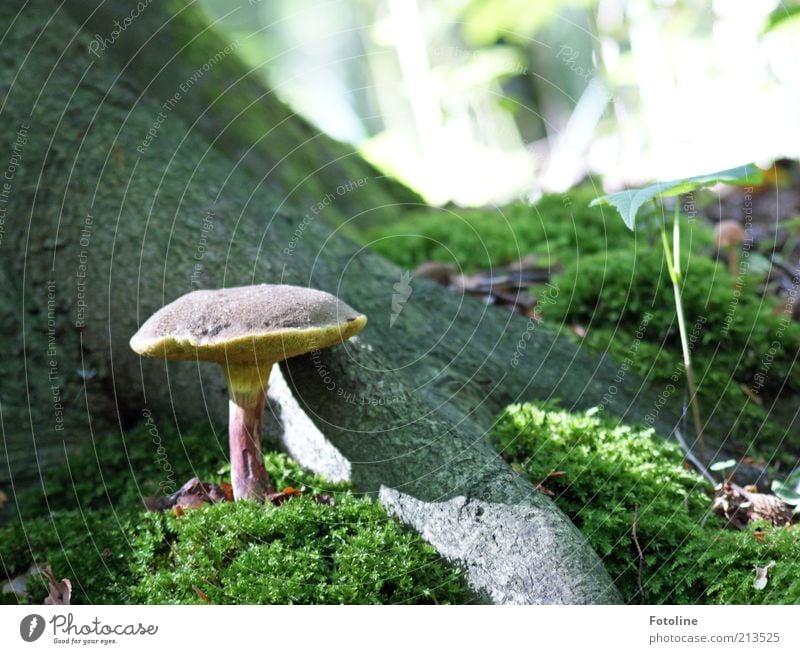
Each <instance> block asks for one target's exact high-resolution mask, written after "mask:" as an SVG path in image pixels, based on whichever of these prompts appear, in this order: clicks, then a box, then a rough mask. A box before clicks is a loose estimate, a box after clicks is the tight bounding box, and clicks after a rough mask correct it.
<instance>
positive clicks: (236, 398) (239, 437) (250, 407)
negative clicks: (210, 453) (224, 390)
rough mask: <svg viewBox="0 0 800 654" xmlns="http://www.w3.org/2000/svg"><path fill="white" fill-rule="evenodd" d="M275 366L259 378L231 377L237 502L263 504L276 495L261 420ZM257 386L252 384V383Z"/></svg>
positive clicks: (230, 422) (233, 475)
mask: <svg viewBox="0 0 800 654" xmlns="http://www.w3.org/2000/svg"><path fill="white" fill-rule="evenodd" d="M271 367H272V366H269V367H266V368H265V369H263V372H262V371H261V370H258V369H256V370H257V371H258V372H259V373H260V374H258V375H256V377H257V381H256V380H255V379H254V376H253V375H252V374H250V375H242V374H238V375H237V374H235V373H234V374H231V370H230V369H229V370H228V371H227V374H226V377H227V380H228V397H229V399H228V408H229V415H228V442H229V444H230V457H231V486H233V497H234V499H236V500H242V499H246V500H256V501H262V500H263V499H264V496H265V495H267V493H272V492H274V490H275V489H274V487H273V486H272V480H271V479H270V477H269V474H267V469H266V468H265V467H264V456H263V454H262V453H261V418H262V416H263V415H264V404H265V402H266V397H267V383H268V381H269V374H270V369H271ZM254 381H255V382H256V383H253V382H254Z"/></svg>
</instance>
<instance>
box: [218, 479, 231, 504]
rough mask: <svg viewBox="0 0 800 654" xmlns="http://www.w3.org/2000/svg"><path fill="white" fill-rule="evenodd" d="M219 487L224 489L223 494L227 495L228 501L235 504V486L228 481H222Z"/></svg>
mask: <svg viewBox="0 0 800 654" xmlns="http://www.w3.org/2000/svg"><path fill="white" fill-rule="evenodd" d="M219 487H220V488H221V489H222V492H223V493H225V497H226V498H227V499H228V501H229V502H233V486H232V485H231V484H229V483H228V482H227V481H221V482H219Z"/></svg>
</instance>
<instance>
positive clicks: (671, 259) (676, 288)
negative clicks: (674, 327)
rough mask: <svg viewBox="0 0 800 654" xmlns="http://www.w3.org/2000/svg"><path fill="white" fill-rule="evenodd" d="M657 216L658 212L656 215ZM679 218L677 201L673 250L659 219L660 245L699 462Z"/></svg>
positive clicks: (700, 446)
mask: <svg viewBox="0 0 800 654" xmlns="http://www.w3.org/2000/svg"><path fill="white" fill-rule="evenodd" d="M656 215H657V216H658V215H659V214H658V212H657V214H656ZM679 217H680V204H679V203H678V201H677V199H676V202H675V218H674V222H673V226H672V243H673V248H672V249H670V247H669V239H668V238H667V229H666V225H665V222H666V221H665V220H664V219H663V218H661V217H659V222H660V224H661V243H662V245H663V246H664V254H665V256H666V258H667V268H668V270H669V278H670V280H671V281H672V290H673V292H674V294H675V314H676V317H677V319H678V331H679V333H680V337H681V349H682V350H683V367H684V368H685V369H686V385H687V386H688V389H689V405H690V406H691V409H692V421H693V422H694V430H695V435H696V437H697V445H698V449H699V454H700V460H701V461H705V442H704V440H703V421H702V419H701V418H700V406H699V403H698V400H697V387H696V386H695V382H694V367H693V366H692V358H691V355H690V352H689V339H688V338H687V336H686V320H685V318H684V315H683V300H682V299H681V269H680V229H679V226H678V220H679Z"/></svg>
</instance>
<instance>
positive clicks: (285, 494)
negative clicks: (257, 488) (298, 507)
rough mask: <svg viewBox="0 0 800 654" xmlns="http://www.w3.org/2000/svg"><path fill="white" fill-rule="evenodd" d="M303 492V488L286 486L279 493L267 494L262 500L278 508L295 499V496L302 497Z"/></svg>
mask: <svg viewBox="0 0 800 654" xmlns="http://www.w3.org/2000/svg"><path fill="white" fill-rule="evenodd" d="M304 490H305V488H292V487H291V486H287V487H286V488H284V489H283V490H282V491H280V492H279V493H267V495H266V497H265V498H264V499H265V500H266V501H267V502H271V503H272V504H274V505H275V506H280V505H281V504H283V503H284V502H285V501H286V500H288V499H290V498H292V497H295V496H296V495H302V494H303V491H304Z"/></svg>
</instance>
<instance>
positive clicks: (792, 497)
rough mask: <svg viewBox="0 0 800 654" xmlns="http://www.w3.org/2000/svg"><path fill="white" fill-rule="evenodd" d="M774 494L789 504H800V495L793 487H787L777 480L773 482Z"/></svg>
mask: <svg viewBox="0 0 800 654" xmlns="http://www.w3.org/2000/svg"><path fill="white" fill-rule="evenodd" d="M772 492H773V493H775V495H777V496H778V497H780V498H781V499H782V500H783V501H784V502H786V503H787V504H794V505H798V504H800V493H798V492H797V490H795V489H794V488H792V487H791V486H787V485H786V484H784V483H783V482H782V481H777V480H776V481H773V482H772Z"/></svg>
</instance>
